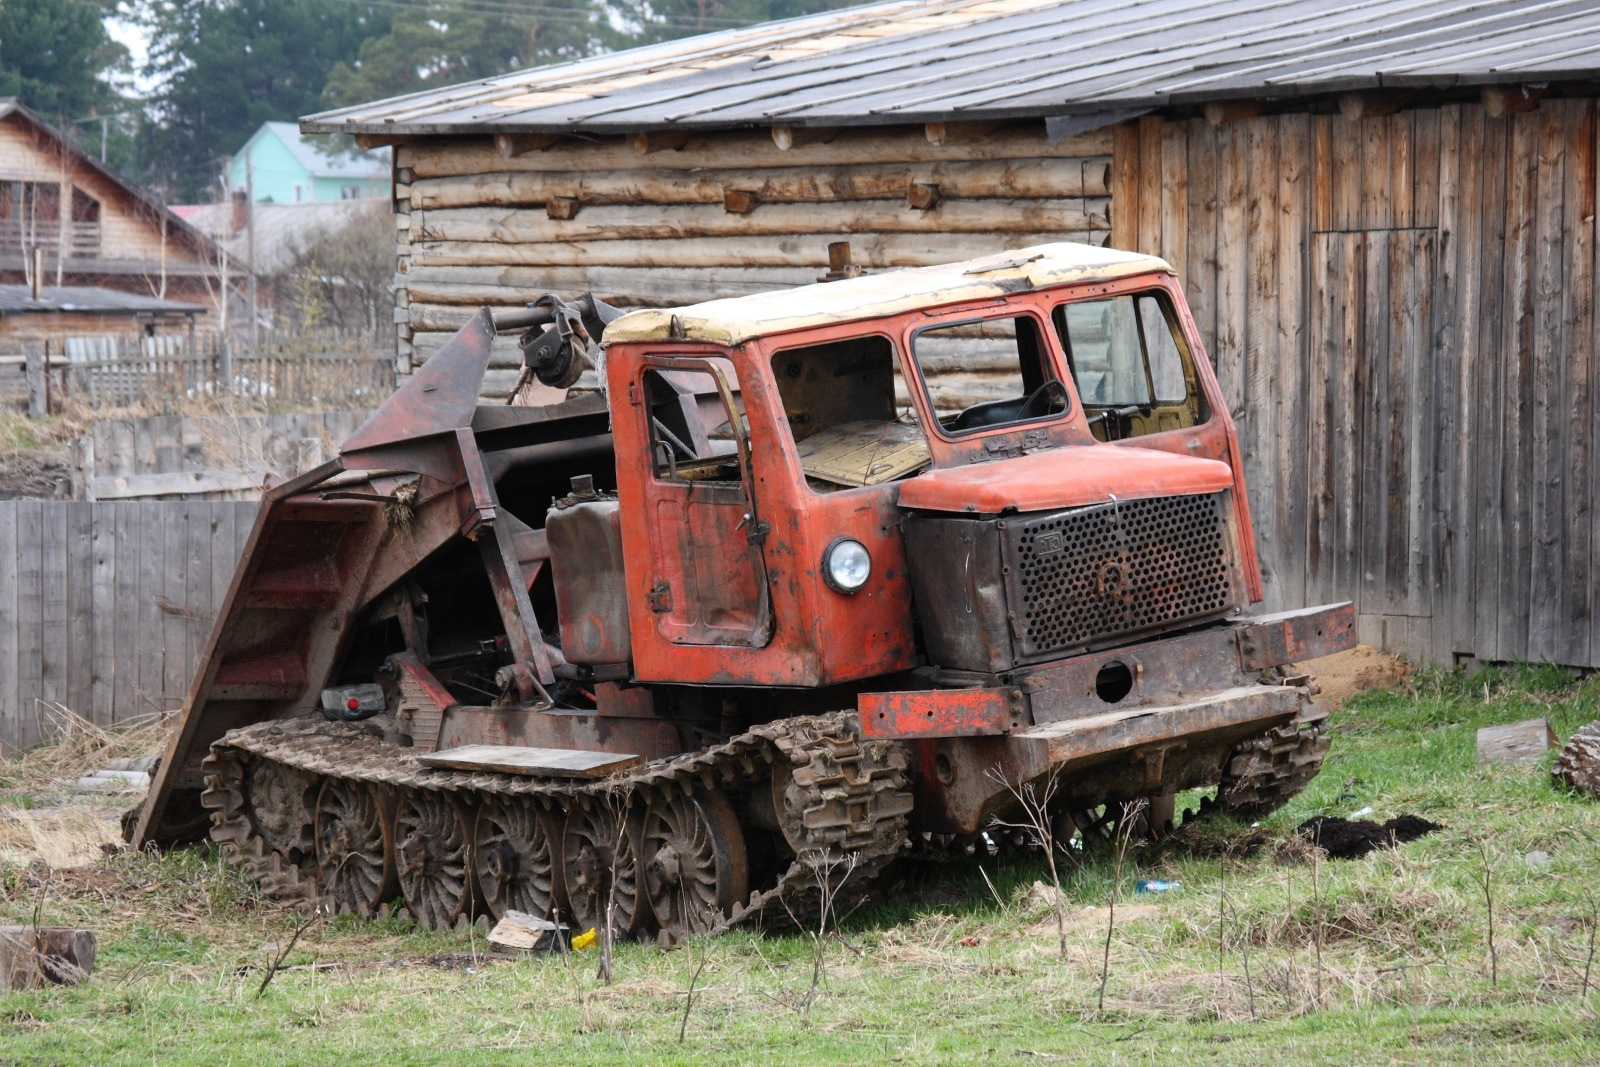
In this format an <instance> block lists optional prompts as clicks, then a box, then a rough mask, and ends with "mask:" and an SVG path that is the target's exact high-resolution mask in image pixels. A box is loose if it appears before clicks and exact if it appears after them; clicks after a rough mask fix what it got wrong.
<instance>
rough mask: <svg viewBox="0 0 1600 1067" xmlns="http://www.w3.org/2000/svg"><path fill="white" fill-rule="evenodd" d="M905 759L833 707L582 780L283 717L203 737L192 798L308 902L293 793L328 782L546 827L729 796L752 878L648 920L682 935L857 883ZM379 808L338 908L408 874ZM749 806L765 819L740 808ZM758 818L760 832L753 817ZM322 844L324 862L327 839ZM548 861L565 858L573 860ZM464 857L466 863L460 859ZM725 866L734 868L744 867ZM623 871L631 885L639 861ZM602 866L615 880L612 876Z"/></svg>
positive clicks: (305, 841)
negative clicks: (416, 754) (508, 804)
mask: <svg viewBox="0 0 1600 1067" xmlns="http://www.w3.org/2000/svg"><path fill="white" fill-rule="evenodd" d="M906 764H907V759H906V754H905V752H904V750H903V749H901V748H900V747H899V746H897V745H894V744H891V743H887V742H882V741H863V740H862V739H860V738H859V737H858V736H857V733H856V729H855V725H854V715H853V714H852V713H848V712H840V713H834V714H830V715H822V716H810V717H803V718H792V719H783V720H779V721H777V722H774V723H770V724H767V725H764V726H759V727H756V728H754V729H752V730H750V731H749V732H747V733H744V734H741V735H739V736H737V737H735V738H733V739H731V740H729V741H728V742H726V743H724V744H721V745H717V746H715V747H713V748H708V749H705V750H703V751H700V752H696V753H690V754H685V755H683V756H679V757H676V758H674V759H671V760H666V761H658V762H656V763H654V764H651V765H649V766H647V767H642V768H639V769H637V770H635V771H632V772H628V773H624V774H620V775H617V776H614V777H611V778H606V779H603V780H599V781H593V782H590V781H573V780H569V779H553V778H532V777H522V776H516V775H507V774H497V773H477V772H464V771H450V770H439V769H433V768H428V767H425V766H423V765H422V764H420V763H418V762H417V761H416V760H415V759H414V758H413V757H412V756H411V755H410V754H409V753H408V750H407V749H404V748H399V747H397V746H394V745H391V744H387V743H385V742H384V741H383V740H382V739H381V737H379V736H377V735H376V732H375V731H372V730H370V729H368V728H364V727H363V726H362V725H360V724H352V723H328V722H322V721H319V720H310V719H296V720H286V721H280V722H267V723H258V724H256V725H253V726H248V727H244V728H242V729H238V730H234V731H232V732H230V733H228V734H226V735H224V736H223V737H222V738H221V739H220V740H218V741H217V742H216V743H215V744H213V745H212V747H211V752H210V754H209V755H208V756H207V757H206V761H205V765H204V766H205V772H206V790H205V793H204V794H203V795H202V797H201V803H202V804H203V805H204V806H205V807H206V808H208V809H209V810H210V811H211V817H212V823H213V827H212V831H211V836H212V838H213V839H215V840H216V841H218V842H220V843H221V844H222V846H223V849H224V852H225V854H226V855H227V856H228V858H229V859H231V860H233V861H234V862H237V863H239V864H241V865H242V866H244V867H245V868H246V869H247V870H248V872H249V873H250V874H251V876H252V877H254V878H255V879H256V880H257V881H258V882H259V883H260V885H261V887H262V889H263V890H264V891H265V892H266V893H267V894H268V895H270V896H273V897H277V898H281V899H287V900H297V901H312V902H314V901H323V900H328V899H330V894H329V886H328V884H327V879H326V878H324V877H323V873H322V871H323V867H320V866H319V862H318V856H317V852H318V848H317V847H316V845H315V842H314V841H313V837H314V834H315V833H317V832H320V831H318V830H317V829H316V826H315V824H316V812H315V811H313V810H310V808H311V807H313V806H314V805H313V804H312V802H310V801H307V800H304V799H302V798H313V797H316V796H317V795H318V793H319V791H320V790H321V789H322V788H323V787H324V786H325V785H326V784H327V783H328V782H329V781H339V782H350V783H362V784H364V785H366V786H369V787H373V788H374V791H375V794H376V795H378V796H380V797H382V798H393V797H396V796H401V795H405V796H408V797H410V798H411V799H412V802H413V803H414V802H415V801H416V800H417V799H422V800H427V798H428V797H430V796H432V797H434V798H441V797H442V799H444V800H446V801H447V802H448V803H449V804H450V805H451V806H453V807H454V808H455V809H456V810H458V811H461V812H463V813H464V814H463V818H464V819H470V818H471V813H472V812H475V811H476V810H477V809H478V808H479V807H480V806H481V805H482V803H483V801H484V800H485V799H486V798H489V797H501V798H526V799H527V800H529V801H531V802H532V803H533V804H535V805H536V806H537V808H538V809H539V810H540V811H541V812H542V813H543V818H545V819H546V820H547V822H546V825H560V824H561V823H563V822H564V821H565V819H566V816H567V815H568V813H570V812H571V811H573V810H576V809H579V808H583V809H584V810H586V811H592V810H593V809H594V806H595V805H597V804H598V805H603V806H604V807H605V808H606V809H607V810H609V811H612V812H620V813H622V815H623V818H624V823H625V824H626V825H636V820H637V814H638V813H639V812H641V811H643V810H644V809H645V808H646V807H648V806H649V805H650V804H651V803H652V801H661V802H665V801H666V800H668V799H670V798H671V797H672V796H673V795H674V794H675V793H681V794H683V795H684V796H687V797H688V798H690V800H691V802H693V801H695V800H696V798H700V799H702V800H704V804H703V806H702V808H701V809H700V810H706V809H708V808H710V807H712V806H713V805H712V800H711V798H710V797H709V796H708V794H717V795H718V796H719V797H722V798H726V797H730V796H731V797H734V798H736V799H737V801H738V803H739V807H740V810H741V811H742V812H745V813H746V814H745V817H744V819H743V820H742V821H743V823H744V826H743V836H744V838H745V841H743V842H740V843H739V848H738V858H739V862H741V863H745V862H746V861H745V860H744V858H743V857H744V845H745V844H749V845H751V846H752V852H753V853H762V852H764V853H765V854H767V855H769V856H770V857H771V858H770V859H769V861H768V862H767V863H766V864H765V865H764V873H763V870H755V872H754V875H755V876H754V877H752V878H751V879H750V880H749V881H742V882H740V883H739V884H741V885H748V887H749V890H750V891H749V894H748V897H747V898H744V897H743V894H742V893H741V894H740V898H741V899H738V900H737V901H735V902H732V904H731V907H728V908H727V909H726V910H725V911H724V912H723V913H722V914H720V915H715V916H704V917H701V918H700V919H699V920H698V921H686V920H684V919H683V918H681V917H676V918H668V919H667V920H666V921H664V922H663V923H662V924H661V925H663V926H664V927H666V928H667V929H668V931H669V933H674V934H681V933H685V932H690V931H691V930H694V929H713V930H724V929H727V928H729V927H732V926H736V925H742V924H760V925H763V926H774V927H781V926H788V925H791V924H794V923H805V922H808V921H810V920H811V919H812V918H813V917H814V916H815V915H816V914H817V913H818V909H819V908H820V907H821V906H822V904H823V902H824V899H825V897H826V896H827V895H828V894H829V893H830V892H832V893H833V894H835V895H836V896H837V898H838V899H840V900H843V899H846V898H850V897H855V896H859V895H861V893H862V892H864V891H865V890H866V888H867V887H868V885H869V884H870V882H871V881H872V879H873V878H874V877H875V876H876V875H877V874H878V873H879V872H880V871H881V870H882V869H883V867H884V866H886V865H887V864H888V862H889V861H890V860H891V859H893V858H894V856H895V855H896V854H897V853H898V852H899V850H900V847H901V845H902V843H903V842H904V841H905V838H906V822H907V814H908V813H909V812H910V810H911V805H912V797H911V793H910V790H909V786H908V783H907V775H906ZM262 781H267V782H270V783H272V784H273V786H274V788H273V789H271V790H266V789H259V790H252V788H251V786H252V784H253V783H256V782H262ZM285 782H288V783H290V785H289V786H285V784H284V783H285ZM763 793H764V794H765V795H767V796H770V797H771V803H770V805H769V804H766V803H765V802H754V801H752V798H757V797H760V796H761V795H762V794H763ZM419 795H420V796H419ZM715 803H716V804H717V805H721V804H722V800H720V799H719V800H716V802H715ZM382 804H388V805H390V809H389V811H390V813H389V814H387V815H385V819H386V822H385V824H384V825H385V831H384V835H383V841H382V848H383V853H384V855H383V857H382V861H383V862H382V863H381V864H380V863H378V861H377V860H376V859H374V860H373V862H372V864H370V865H371V866H372V867H373V868H374V871H375V874H374V876H373V878H371V879H369V880H368V881H369V883H370V884H372V885H375V886H376V887H377V888H376V889H374V890H373V891H372V892H371V893H370V894H369V896H370V898H371V899H368V898H363V899H362V901H358V902H357V903H358V904H362V905H363V906H360V907H355V906H352V902H351V901H350V900H349V899H348V894H347V898H346V899H344V900H336V901H332V902H333V903H335V904H336V905H341V906H344V907H345V910H357V911H361V910H370V907H367V906H366V905H375V904H380V903H382V900H379V899H377V898H380V897H381V898H386V899H393V898H394V897H395V895H396V894H397V888H396V885H395V882H394V880H393V879H392V878H391V877H390V875H389V874H387V873H385V871H388V872H392V870H393V869H394V868H395V867H396V866H397V865H399V866H400V868H401V870H402V874H403V873H404V871H405V870H408V869H409V870H411V872H412V874H413V877H415V876H417V874H418V872H420V871H421V870H422V869H423V866H424V863H423V858H421V857H419V856H416V855H413V854H411V852H408V848H407V846H405V845H404V844H402V843H399V842H396V841H395V840H394V837H395V831H394V829H393V824H394V817H393V814H392V806H393V804H394V801H393V800H392V799H384V800H383V801H382V802H381V803H380V806H382ZM681 807H682V805H681V804H680V805H679V808H680V809H681ZM762 811H764V812H765V815H764V816H762V815H760V814H753V813H758V812H762ZM763 821H765V822H766V823H767V824H768V826H767V828H763V826H762V825H760V824H761V823H762V822H763ZM774 823H775V824H776V825H775V827H773V826H772V825H771V824H774ZM630 833H635V837H634V841H635V844H636V842H637V836H636V832H635V831H630ZM469 836H470V835H469ZM570 836H571V835H570V834H568V835H564V837H565V838H570ZM758 838H760V839H761V840H757V839H758ZM558 840H559V838H558ZM269 841H270V842H272V844H269ZM286 843H287V844H286ZM274 846H276V847H274ZM322 851H323V852H324V860H325V859H326V856H325V853H326V851H327V850H326V849H325V848H324V849H323V850H322ZM563 859H564V860H566V861H568V863H569V864H570V862H572V861H573V860H574V858H573V857H563ZM648 859H649V857H644V858H642V860H641V861H640V862H639V863H638V864H636V865H635V866H637V867H642V866H643V865H644V861H645V860H648ZM785 864H786V865H785ZM407 865H409V866H407ZM467 865H468V868H469V869H471V867H472V866H473V863H472V859H471V857H470V856H469V857H468V860H467ZM562 865H563V863H562V862H561V861H558V862H557V864H556V866H557V867H558V868H559V867H561V866H562ZM658 866H659V865H658ZM735 873H736V874H738V875H740V877H741V878H742V877H743V876H744V875H745V874H750V873H751V870H750V869H747V870H746V871H744V872H735ZM633 874H634V877H635V880H636V881H638V882H642V878H641V877H640V874H641V872H640V871H638V870H635V871H634V872H633ZM385 878H389V880H388V881H385V880H384V879H385ZM617 878H618V884H619V885H620V884H621V879H622V876H621V875H620V874H619V875H617ZM558 897H559V893H558ZM641 897H642V894H641ZM463 900H464V901H466V903H465V904H464V906H463V907H461V908H458V909H456V910H455V911H451V910H449V909H448V908H439V909H438V910H435V911H433V912H429V913H428V914H425V915H419V916H418V918H419V919H421V920H422V921H425V922H428V923H429V924H430V925H435V926H447V925H450V923H452V922H454V921H456V920H457V919H459V918H460V917H461V916H462V915H463V914H465V913H466V912H467V911H470V910H471V908H472V907H473V904H472V902H471V901H468V900H467V898H463ZM561 903H562V904H563V905H564V902H561ZM639 908H640V911H641V913H642V914H641V916H640V918H639V920H638V921H633V920H631V919H630V921H629V922H628V923H626V924H624V925H625V928H626V929H627V932H634V931H636V930H638V929H642V928H643V927H645V926H647V925H654V923H653V921H652V920H653V919H654V917H653V916H651V915H649V914H648V912H649V911H650V906H649V905H648V903H643V902H642V901H641V903H640V905H639ZM488 910H492V909H488ZM662 910H666V909H662ZM413 911H414V912H415V911H416V909H415V908H414V909H413ZM580 915H581V911H580Z"/></svg>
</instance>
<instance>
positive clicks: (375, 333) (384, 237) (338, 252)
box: [263, 201, 394, 341]
mask: <svg viewBox="0 0 1600 1067" xmlns="http://www.w3.org/2000/svg"><path fill="white" fill-rule="evenodd" d="M393 277H394V219H393V216H391V215H390V214H389V212H388V211H387V210H386V209H385V207H384V206H383V205H382V204H381V203H379V202H377V201H374V202H372V204H371V205H370V206H369V207H368V208H367V209H366V210H361V211H357V212H356V213H355V214H354V215H352V216H351V217H350V218H349V219H348V220H347V221H345V222H343V223H342V224H340V225H336V226H316V227H311V228H309V229H307V230H305V231H303V232H301V233H299V234H296V235H294V236H292V237H290V238H288V239H287V240H286V241H285V244H284V257H283V260H282V265H281V266H279V267H278V268H276V269H275V270H274V271H273V272H272V273H271V274H270V275H269V276H266V277H264V278H263V281H265V282H266V284H267V286H268V291H269V292H270V293H271V300H272V302H273V305H274V307H275V308H276V309H277V317H278V321H279V331H280V332H287V333H289V334H290V335H291V336H292V335H294V334H301V335H314V334H318V333H325V332H328V331H336V332H338V333H341V334H346V335H361V336H365V337H366V338H368V339H370V340H371V341H378V340H380V339H381V338H382V336H383V333H384V331H385V330H386V329H387V328H388V327H389V325H390V323H389V319H390V307H391V304H392V300H391V299H390V295H389V285H390V281H391V280H392V278H393Z"/></svg>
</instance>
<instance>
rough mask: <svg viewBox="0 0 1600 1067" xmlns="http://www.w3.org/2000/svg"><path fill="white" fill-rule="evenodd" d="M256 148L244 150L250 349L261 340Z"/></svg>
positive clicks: (251, 147)
mask: <svg viewBox="0 0 1600 1067" xmlns="http://www.w3.org/2000/svg"><path fill="white" fill-rule="evenodd" d="M255 154H256V153H255V146H254V145H246V146H245V150H244V199H245V211H246V212H247V214H246V215H245V217H244V218H245V221H244V225H245V255H246V256H247V257H248V258H249V260H250V347H251V348H259V347H260V338H259V337H257V335H256V329H257V326H256V321H257V316H256V177H255V175H256V171H255Z"/></svg>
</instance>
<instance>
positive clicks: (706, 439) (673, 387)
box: [643, 365, 749, 482]
mask: <svg viewBox="0 0 1600 1067" xmlns="http://www.w3.org/2000/svg"><path fill="white" fill-rule="evenodd" d="M724 375H725V376H726V377H727V379H728V382H729V384H730V386H731V387H732V389H733V397H734V404H735V408H736V410H734V411H731V412H730V411H729V410H728V407H727V404H726V403H725V402H724V400H723V398H722V392H721V390H720V389H719V388H718V383H717V380H716V377H715V376H714V375H712V374H711V373H709V372H707V371H700V370H656V369H651V370H646V371H645V372H644V383H643V384H644V395H645V401H646V403H647V404H648V405H649V409H650V453H651V457H652V459H653V460H654V464H655V473H656V477H657V478H660V479H662V480H664V481H679V482H705V481H714V482H737V481H740V480H741V479H742V477H743V472H742V471H741V470H740V469H739V445H738V442H737V441H736V440H735V438H734V432H735V426H734V423H733V420H734V419H738V420H739V421H740V424H741V426H742V427H744V428H745V431H746V433H748V425H749V424H748V422H746V421H745V415H744V412H743V410H742V409H740V407H739V394H738V391H737V390H738V388H739V387H738V384H737V382H736V381H735V380H734V379H733V377H732V367H731V365H730V366H729V367H728V368H726V369H725V370H724Z"/></svg>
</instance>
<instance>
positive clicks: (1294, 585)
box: [1112, 98, 1600, 667]
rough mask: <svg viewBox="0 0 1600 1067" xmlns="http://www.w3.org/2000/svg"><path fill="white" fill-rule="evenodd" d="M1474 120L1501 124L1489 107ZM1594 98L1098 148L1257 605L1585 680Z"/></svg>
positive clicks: (1293, 121)
mask: <svg viewBox="0 0 1600 1067" xmlns="http://www.w3.org/2000/svg"><path fill="white" fill-rule="evenodd" d="M1497 110H1499V109H1497ZM1595 138H1596V105H1595V101H1594V100H1592V99H1548V98H1547V99H1545V100H1543V101H1541V102H1538V103H1537V105H1536V106H1533V107H1531V108H1530V109H1527V110H1521V111H1518V112H1515V113H1512V114H1506V113H1503V111H1502V112H1501V113H1499V114H1490V113H1488V112H1487V111H1486V109H1485V107H1484V106H1483V105H1482V104H1479V103H1470V104H1459V105H1450V106H1442V107H1434V108H1419V109H1414V110H1405V111H1400V112H1398V113H1395V114H1390V115H1384V116H1377V117H1364V118H1359V119H1355V120H1352V119H1350V118H1347V117H1345V116H1344V115H1342V114H1337V113H1336V114H1331V115H1325V114H1316V115H1313V114H1305V113H1299V114H1281V115H1273V116H1261V117H1253V118H1243V119H1239V120H1237V121H1224V122H1221V123H1219V124H1215V125H1214V124H1212V123H1211V122H1208V121H1207V120H1206V119H1204V118H1195V119H1189V120H1182V121H1164V120H1162V119H1160V118H1146V119H1142V120H1140V121H1139V122H1137V123H1135V124H1131V125H1126V126H1122V127H1119V128H1118V129H1117V131H1116V144H1115V150H1114V159H1115V166H1114V170H1113V175H1114V176H1113V197H1114V204H1115V211H1114V213H1113V219H1114V223H1115V226H1114V230H1113V237H1112V244H1113V245H1115V246H1117V247H1121V248H1132V249H1138V250H1140V251H1146V252H1153V253H1157V254H1159V255H1163V256H1165V257H1167V258H1168V259H1169V260H1171V261H1172V262H1173V263H1174V265H1175V266H1176V267H1177V268H1178V271H1179V273H1180V275H1181V277H1182V281H1183V284H1184V287H1185V290H1186V292H1187V294H1188V298H1189V301H1190V303H1191V304H1192V305H1193V308H1194V313H1195V318H1196V321H1197V322H1198V323H1199V324H1200V330H1201V333H1202V335H1203V337H1204V340H1205V344H1206V346H1207V348H1208V350H1209V352H1210V355H1211V358H1212V360H1213V362H1214V364H1215V366H1216V368H1217V371H1218V376H1219V378H1220V379H1221V382H1222V386H1223V389H1224V391H1225V393H1226V394H1227V396H1228V403H1229V407H1230V409H1231V410H1232V412H1233V415H1234V418H1235V419H1236V420H1238V423H1239V429H1240V436H1241V440H1242V443H1243V447H1244V450H1245V467H1246V471H1247V475H1248V478H1249V482H1250V498H1251V507H1252V512H1253V515H1254V517H1255V526H1256V533H1257V537H1258V540H1259V544H1260V548H1261V558H1262V564H1263V568H1264V577H1265V579H1266V589H1267V593H1268V603H1267V605H1265V606H1267V607H1270V608H1280V607H1282V608H1287V607H1292V606H1296V605H1300V604H1306V603H1317V602H1322V601H1328V600H1334V599H1345V598H1349V599H1352V600H1354V601H1355V602H1356V605H1357V612H1358V621H1359V626H1358V632H1359V637H1360V639H1361V640H1362V641H1364V642H1367V643H1370V644H1374V645H1380V646H1382V647H1385V648H1388V649H1390V650H1391V651H1398V652H1406V653H1408V654H1410V655H1411V656H1412V657H1413V658H1415V659H1418V660H1422V661H1433V662H1438V663H1444V664H1449V663H1451V662H1452V661H1460V660H1463V659H1466V658H1468V657H1470V658H1475V659H1479V660H1498V661H1508V660H1529V661H1539V660H1549V661H1552V662H1555V663H1562V664H1568V665H1573V666H1587V667H1593V666H1600V627H1597V626H1595V625H1594V622H1593V620H1594V613H1595V609H1596V605H1595V603H1594V600H1595V585H1596V583H1595V578H1596V576H1597V575H1600V558H1597V554H1600V538H1597V537H1596V536H1595V533H1596V531H1595V515H1594V512H1593V501H1594V499H1595V496H1596V489H1597V488H1600V484H1597V483H1600V468H1597V465H1596V464H1595V463H1594V462H1593V460H1594V455H1595V448H1596V445H1597V439H1596V438H1597V433H1600V426H1597V416H1596V412H1595V410H1594V401H1595V399H1596V396H1597V391H1596V338H1595V330H1596V320H1595V314H1594V298H1595V279H1596V262H1595V256H1596V241H1595V236H1596V235H1595V208H1596V199H1595V197H1596V186H1595Z"/></svg>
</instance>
